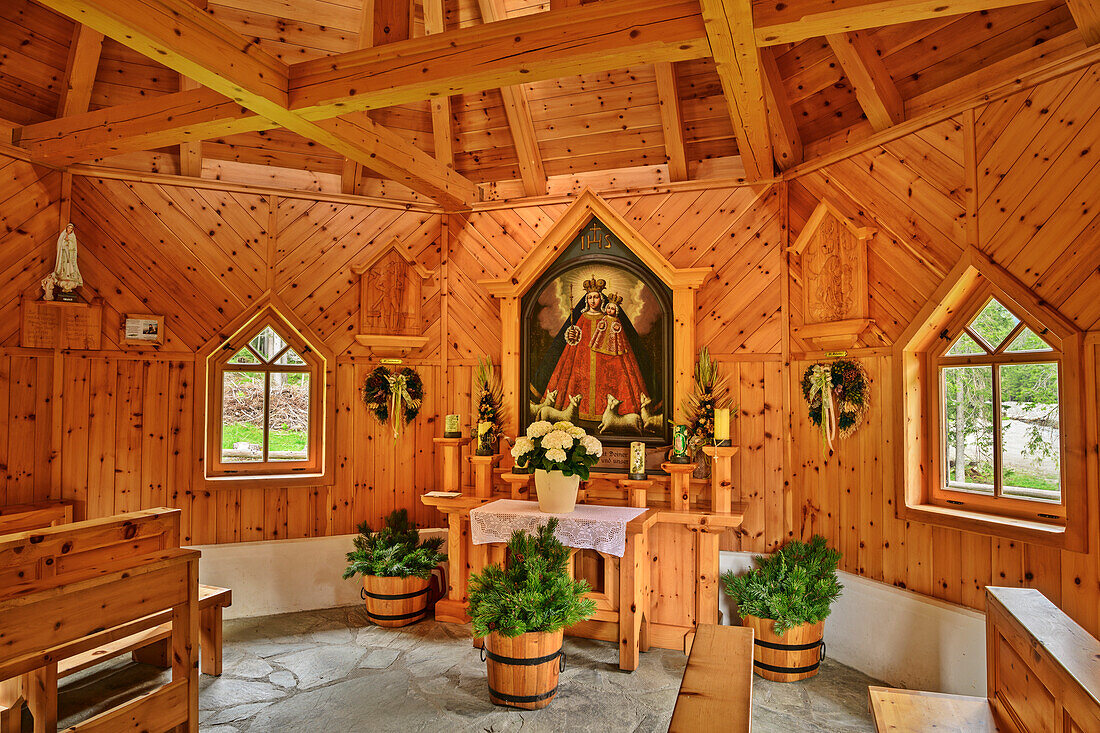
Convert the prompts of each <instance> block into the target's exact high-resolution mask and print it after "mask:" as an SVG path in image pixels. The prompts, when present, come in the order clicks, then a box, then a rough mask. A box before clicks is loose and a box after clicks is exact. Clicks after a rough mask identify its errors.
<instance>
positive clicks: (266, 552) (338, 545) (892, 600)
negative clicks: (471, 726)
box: [195, 530, 985, 696]
mask: <svg viewBox="0 0 1100 733" xmlns="http://www.w3.org/2000/svg"><path fill="white" fill-rule="evenodd" d="M425 532H426V533H432V534H435V533H439V534H440V535H442V534H443V533H444V530H425ZM352 537H353V535H340V536H336V537H317V538H309V539H299V540H279V541H274V542H239V543H235V544H229V545H201V546H199V547H196V548H195V549H198V550H201V551H202V560H201V562H200V563H199V582H201V583H205V584H208V585H217V586H222V587H225V588H232V589H233V605H232V606H230V607H229V608H227V609H226V612H225V617H226V618H243V617H249V616H266V615H269V614H275V613H289V612H292V611H308V610H313V609H317V608H332V607H334V606H345V605H350V604H354V603H359V602H360V599H359V589H360V588H361V587H362V585H361V584H360V582H359V581H358V580H342V579H341V577H340V576H341V574H342V573H343V570H344V566H345V565H346V562H345V558H344V555H345V554H346V553H347V552H348V551H349V550H350V549H351V539H352ZM751 560H752V555H751V554H750V553H743V552H723V553H722V558H721V567H722V571H723V572H725V571H727V570H733V571H734V572H741V571H743V570H745V569H747V568H748V567H749V566H750V564H751ZM841 583H842V584H843V585H844V592H843V594H842V595H841V597H840V598H839V599H838V600H837V602H836V605H834V606H833V612H832V614H831V615H830V616H829V619H828V620H827V621H826V622H825V643H826V647H827V651H828V655H829V657H830V658H832V659H835V660H837V661H838V662H841V663H843V664H846V665H848V666H850V667H854V668H855V669H858V670H860V671H861V672H864V673H865V674H868V675H870V676H872V677H875V678H877V679H880V680H883V681H884V682H886V683H888V684H891V685H896V686H899V687H908V688H910V689H918V690H933V691H938V692H949V693H954V694H960V695H980V696H984V695H985V616H984V615H983V614H981V613H978V612H976V611H973V610H970V609H967V608H963V607H961V606H956V605H953V604H950V603H944V602H942V601H936V600H934V599H931V598H927V597H925V596H921V595H918V594H916V593H911V592H909V591H905V590H902V589H900V588H895V587H893V586H891V585H886V584H884V583H879V582H876V581H872V580H867V579H865V578H861V577H859V576H857V575H852V574H850V573H841ZM720 599H721V600H720V604H721V608H722V614H723V619H724V621H723V622H724V623H727V624H728V623H730V619H731V618H735V617H734V616H733V615H732V612H731V608H730V604H729V599H728V598H727V597H726V596H725V594H724V593H723V594H721V595H720Z"/></svg>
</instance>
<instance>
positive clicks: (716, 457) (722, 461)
mask: <svg viewBox="0 0 1100 733" xmlns="http://www.w3.org/2000/svg"><path fill="white" fill-rule="evenodd" d="M703 452H704V453H706V454H707V455H708V456H710V459H711V470H710V508H711V510H712V511H714V512H718V513H720V514H729V513H730V511H731V510H732V508H733V457H734V455H736V454H737V448H735V447H723V446H715V445H707V446H703Z"/></svg>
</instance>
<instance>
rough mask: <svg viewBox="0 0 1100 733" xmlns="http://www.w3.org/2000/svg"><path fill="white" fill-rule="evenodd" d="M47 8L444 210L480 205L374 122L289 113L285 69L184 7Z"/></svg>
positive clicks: (143, 0) (69, 2)
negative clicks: (318, 118) (320, 119)
mask: <svg viewBox="0 0 1100 733" xmlns="http://www.w3.org/2000/svg"><path fill="white" fill-rule="evenodd" d="M42 4H43V5H45V6H47V7H49V8H50V9H52V10H55V11H57V12H59V13H61V14H63V15H66V16H68V17H70V18H72V19H73V20H76V21H78V22H81V23H84V24H86V25H88V26H90V27H92V28H94V29H96V30H98V31H100V32H101V33H103V34H105V35H107V36H109V37H111V38H114V39H115V40H117V41H119V42H120V43H123V44H125V45H127V46H129V47H130V48H133V49H134V50H136V51H138V52H139V53H142V54H144V55H146V56H148V57H150V58H153V59H156V60H157V61H158V62H160V63H162V64H164V65H166V66H168V67H169V68H171V69H173V70H175V71H177V72H179V73H181V74H184V75H185V76H187V77H188V78H190V79H194V80H195V81H196V82H198V83H200V84H202V85H203V86H204V87H207V88H208V89H210V90H213V91H215V92H218V93H220V94H223V95H225V96H228V97H230V98H231V99H232V100H234V101H236V102H238V103H239V104H240V105H241V106H243V107H247V108H248V109H250V110H252V111H253V112H255V113H256V114H258V115H260V116H261V117H263V118H266V119H268V120H270V121H271V122H274V123H276V124H277V125H278V126H280V127H284V128H286V129H288V130H290V131H292V132H296V133H298V134H299V135H302V136H303V137H306V138H308V139H311V140H313V141H315V142H318V143H321V144H322V145H326V146H328V147H330V148H331V149H332V150H334V151H335V152H338V153H340V154H341V155H344V156H345V157H347V158H349V159H351V160H354V161H356V162H358V163H361V164H362V165H364V166H367V167H369V168H370V169H371V170H374V171H377V172H378V173H379V174H381V175H383V176H386V177H388V178H392V179H393V180H396V181H400V182H402V183H404V184H405V185H407V186H408V187H409V188H411V189H413V190H414V191H417V192H418V193H422V194H424V195H426V196H429V197H432V198H435V199H436V200H437V201H439V203H441V204H443V205H444V206H445V207H448V208H457V207H461V206H468V205H470V204H472V203H474V202H475V201H477V200H478V199H479V198H480V195H479V191H478V188H477V185H476V184H474V183H473V182H472V181H470V180H469V179H467V178H465V177H463V176H461V175H459V174H458V173H456V172H455V171H454V170H452V169H450V168H447V167H446V166H444V165H442V164H440V163H439V162H438V161H436V160H435V159H433V158H432V157H430V156H428V155H427V154H425V153H423V151H421V150H419V149H418V148H417V147H416V146H414V145H412V144H411V143H409V142H407V141H405V140H404V139H403V138H401V137H400V136H398V135H396V134H395V133H392V132H390V131H389V130H386V129H384V128H382V127H380V126H378V125H375V124H374V123H372V122H370V121H369V120H358V121H355V122H351V121H348V122H346V123H345V122H343V121H335V120H327V121H325V122H323V123H318V122H315V121H313V120H309V119H305V118H303V117H302V115H300V114H298V113H295V112H293V111H291V110H290V109H288V108H287V106H288V99H289V94H288V87H289V72H288V69H287V66H286V65H285V64H284V63H282V62H281V61H279V60H278V59H276V58H275V57H273V56H271V55H269V54H268V53H267V52H266V51H264V50H263V49H261V48H260V47H259V46H258V45H257V44H256V43H254V42H252V41H249V40H247V39H245V38H244V37H242V36H240V35H239V34H237V33H235V32H234V31H232V30H231V29H229V28H227V27H226V26H224V25H222V24H221V23H219V22H217V21H216V20H214V19H213V18H211V17H210V16H208V15H207V14H205V13H203V12H202V11H201V10H199V9H197V8H196V7H195V6H193V5H191V4H190V3H189V2H188V1H187V0H43V3H42ZM198 91H199V92H201V91H203V90H198ZM179 94H195V92H180V93H179ZM185 139H186V138H185ZM177 142H178V141H177Z"/></svg>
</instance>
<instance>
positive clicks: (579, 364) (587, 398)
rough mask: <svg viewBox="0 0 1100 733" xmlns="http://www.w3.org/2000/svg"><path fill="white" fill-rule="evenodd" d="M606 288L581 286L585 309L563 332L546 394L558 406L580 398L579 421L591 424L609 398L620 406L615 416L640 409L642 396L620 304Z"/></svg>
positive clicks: (591, 283)
mask: <svg viewBox="0 0 1100 733" xmlns="http://www.w3.org/2000/svg"><path fill="white" fill-rule="evenodd" d="M606 287H607V283H606V282H605V281H604V280H601V279H597V278H596V277H595V276H593V277H591V278H590V279H588V280H585V281H584V290H585V295H584V306H585V308H584V310H583V311H582V312H581V313H580V314H579V315H578V316H577V317H576V322H575V323H572V324H571V325H569V327H568V328H566V329H565V334H564V336H565V345H564V348H563V349H562V352H561V356H560V357H559V358H558V362H557V365H556V366H555V367H554V371H553V373H552V374H551V376H550V381H549V383H548V384H547V385H546V391H545V394H550V393H551V392H553V391H555V390H556V391H557V395H558V400H557V401H558V402H562V401H563V399H566V400H567V399H568V396H569V395H577V394H579V395H580V396H581V400H580V404H579V406H578V412H579V418H580V419H581V420H587V421H593V422H599V421H600V420H601V418H602V416H603V414H604V410H605V409H606V407H607V396H608V395H614V397H615V398H616V399H618V400H620V401H621V402H622V404H621V405H620V406H619V413H620V414H629V413H632V412H635V413H636V412H638V411H639V410H640V409H641V401H640V396H641V395H642V394H644V393H645V392H646V387H645V381H644V380H643V378H642V373H641V369H640V368H639V367H638V360H637V359H636V358H635V356H634V350H633V349H632V348H631V346H630V342H629V341H628V340H627V338H626V334H625V333H624V332H623V325H622V323H621V321H620V319H619V311H620V306H621V304H622V302H623V299H622V297H621V296H619V295H615V294H610V295H604V292H603V291H604V289H605V288H606ZM574 312H575V311H574Z"/></svg>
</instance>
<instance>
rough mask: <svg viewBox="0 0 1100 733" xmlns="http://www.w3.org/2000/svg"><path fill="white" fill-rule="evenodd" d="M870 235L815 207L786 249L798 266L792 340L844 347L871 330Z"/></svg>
mask: <svg viewBox="0 0 1100 733" xmlns="http://www.w3.org/2000/svg"><path fill="white" fill-rule="evenodd" d="M873 234H874V230H872V229H868V228H866V227H858V226H856V225H855V224H854V223H853V222H852V221H851V220H850V219H848V218H847V217H846V216H844V215H843V214H841V213H840V212H838V211H837V210H836V209H835V208H834V207H833V206H832V204H830V203H829V202H828V201H822V202H821V203H819V204H818V205H817V208H816V209H814V212H813V214H811V215H810V218H809V220H808V221H807V222H806V226H805V227H803V229H802V233H801V234H800V235H799V236H798V239H797V240H795V243H794V244H793V245H792V246H791V252H793V253H794V254H795V255H797V256H798V257H799V258H800V259H801V264H802V315H803V325H801V326H797V327H794V328H792V331H793V332H794V333H795V335H796V336H798V337H799V338H803V339H808V340H809V341H811V342H813V343H814V344H815V345H816V346H818V347H819V348H844V347H852V346H855V345H856V344H857V343H858V341H859V337H860V336H861V335H862V334H863V333H864V332H865V331H867V330H868V329H869V328H870V327H871V325H872V321H871V318H870V313H869V306H868V294H867V240H868V239H869V238H870V237H871V236H872V235H873Z"/></svg>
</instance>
